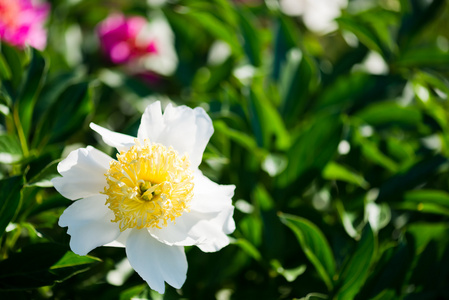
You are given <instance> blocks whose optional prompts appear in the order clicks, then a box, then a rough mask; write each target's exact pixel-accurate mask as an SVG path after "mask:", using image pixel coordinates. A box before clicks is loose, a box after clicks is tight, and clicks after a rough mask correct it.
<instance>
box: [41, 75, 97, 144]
mask: <svg viewBox="0 0 449 300" xmlns="http://www.w3.org/2000/svg"><path fill="white" fill-rule="evenodd" d="M92 92H93V91H92V87H91V86H90V85H89V84H88V83H87V82H80V83H75V84H72V85H70V86H68V87H67V88H66V89H65V90H64V92H62V93H61V95H60V96H59V98H58V101H55V102H54V103H53V104H52V105H51V107H50V108H49V109H48V111H47V114H46V115H44V116H43V118H42V120H41V123H40V124H38V128H39V131H38V133H39V134H38V135H37V136H36V139H37V140H38V141H40V142H39V143H36V144H39V145H42V144H45V143H46V142H48V141H51V142H57V141H61V140H66V139H67V137H68V136H70V135H71V134H72V133H74V132H75V131H77V130H79V129H80V127H82V125H83V123H84V121H85V119H86V117H87V115H88V114H89V113H91V111H92V110H93V103H92Z"/></svg>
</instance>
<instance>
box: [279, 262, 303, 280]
mask: <svg viewBox="0 0 449 300" xmlns="http://www.w3.org/2000/svg"><path fill="white" fill-rule="evenodd" d="M270 264H271V266H272V267H273V268H274V269H275V270H276V272H277V273H278V274H280V275H282V276H284V278H285V279H286V280H287V281H288V282H293V281H295V280H296V278H297V277H298V276H299V275H301V274H303V273H304V272H305V271H306V269H307V266H306V265H300V266H299V267H296V268H293V269H284V268H283V267H282V265H281V263H280V262H279V261H278V260H275V259H274V260H272V261H271V262H270Z"/></svg>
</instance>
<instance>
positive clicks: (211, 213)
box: [52, 102, 235, 293]
mask: <svg viewBox="0 0 449 300" xmlns="http://www.w3.org/2000/svg"><path fill="white" fill-rule="evenodd" d="M90 127H91V128H92V129H93V130H95V131H96V132H97V133H99V134H100V135H101V136H102V138H103V140H104V142H105V143H106V144H108V145H110V146H113V147H115V148H116V149H117V150H118V151H119V152H120V153H119V154H118V155H117V159H112V158H111V157H109V156H108V155H106V154H104V153H103V152H101V151H99V150H97V149H95V148H93V147H91V146H88V147H87V148H81V149H78V150H75V151H73V152H71V153H70V154H69V155H68V157H67V158H66V159H65V160H63V161H62V162H61V163H59V165H58V172H59V173H60V174H61V175H62V177H57V178H54V179H53V180H52V182H53V184H54V187H55V188H56V190H58V192H60V193H61V194H62V195H63V196H64V197H66V198H69V199H71V200H76V201H74V203H73V204H72V205H71V206H69V207H68V208H67V209H66V210H65V211H64V213H63V214H62V215H61V217H60V219H59V225H60V226H62V227H68V231H67V233H68V234H70V235H71V240H70V247H71V249H72V251H73V252H75V253H77V254H79V255H86V254H87V253H88V252H89V251H91V250H92V249H94V248H96V247H98V246H102V245H106V246H114V247H125V248H126V254H127V257H128V259H129V262H130V264H131V266H132V267H133V268H134V269H135V270H136V271H137V273H139V275H140V276H141V277H142V278H143V279H144V280H145V281H146V282H147V283H148V284H149V286H150V287H151V288H152V289H154V290H156V291H158V292H160V293H163V292H164V289H165V285H164V281H165V282H167V283H168V284H170V285H171V286H173V287H175V288H180V287H181V286H182V285H183V283H184V281H185V279H186V272H187V260H186V257H185V254H184V246H192V245H195V246H197V247H199V248H200V249H201V250H202V251H205V252H213V251H218V250H219V249H221V248H222V247H224V246H226V245H227V244H229V238H228V237H227V235H226V234H230V233H232V232H233V231H234V229H235V224H234V220H233V218H232V215H233V212H234V207H233V206H232V199H231V198H232V196H233V194H234V188H235V187H234V186H233V185H218V184H216V183H214V182H212V181H211V180H209V179H208V178H207V177H205V176H204V175H203V174H202V173H201V171H200V170H199V169H198V166H199V165H200V163H201V158H202V155H203V152H204V149H205V148H206V145H207V143H208V141H209V139H210V137H211V135H212V133H213V127H212V122H211V120H210V118H209V116H208V115H207V114H206V112H205V111H204V110H203V109H202V108H195V109H191V108H188V107H186V106H180V107H173V106H171V105H168V106H167V108H166V109H165V112H164V114H162V112H161V105H160V102H155V103H153V104H151V105H150V106H148V107H147V109H146V110H145V112H144V114H143V116H142V119H141V124H140V127H139V130H138V134H137V138H134V137H131V136H128V135H124V134H120V133H115V132H112V131H110V130H108V129H105V128H103V127H100V126H98V125H96V124H93V123H91V125H90Z"/></svg>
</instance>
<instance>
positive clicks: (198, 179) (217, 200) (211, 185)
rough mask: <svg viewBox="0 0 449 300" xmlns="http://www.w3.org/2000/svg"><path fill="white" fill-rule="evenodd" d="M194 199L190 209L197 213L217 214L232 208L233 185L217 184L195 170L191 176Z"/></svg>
mask: <svg viewBox="0 0 449 300" xmlns="http://www.w3.org/2000/svg"><path fill="white" fill-rule="evenodd" d="M193 183H194V190H193V193H194V195H195V197H194V198H193V199H192V202H191V208H192V210H196V211H199V212H206V213H207V212H219V211H222V210H224V209H226V208H229V207H231V206H232V196H234V190H235V185H222V184H217V183H215V182H213V181H212V180H210V179H209V178H207V177H206V176H204V175H203V173H202V172H201V171H200V170H196V171H195V173H194V175H193Z"/></svg>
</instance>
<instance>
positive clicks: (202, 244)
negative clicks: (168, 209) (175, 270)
mask: <svg viewBox="0 0 449 300" xmlns="http://www.w3.org/2000/svg"><path fill="white" fill-rule="evenodd" d="M194 178H195V179H194V180H195V181H194V183H195V187H194V195H195V196H194V197H193V199H192V202H191V211H190V212H186V213H184V214H183V215H182V216H180V217H178V218H176V220H175V223H174V224H173V223H170V224H168V225H167V226H166V227H163V228H162V229H158V228H151V229H150V230H149V232H150V234H151V235H152V236H154V237H155V238H156V239H158V240H159V241H161V242H163V243H166V244H168V245H177V246H191V245H197V246H198V247H199V248H200V249H201V250H202V251H205V252H212V251H218V250H220V249H221V248H223V247H224V246H226V245H228V244H229V238H228V237H227V236H226V234H230V233H232V232H233V231H234V230H235V222H234V219H233V218H232V216H233V213H234V207H233V206H232V199H231V198H232V196H233V195H234V188H235V186H233V185H219V184H216V183H215V182H213V181H211V180H210V179H208V178H207V177H205V176H204V175H203V174H202V173H201V171H199V170H197V171H196V172H195V176H194Z"/></svg>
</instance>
